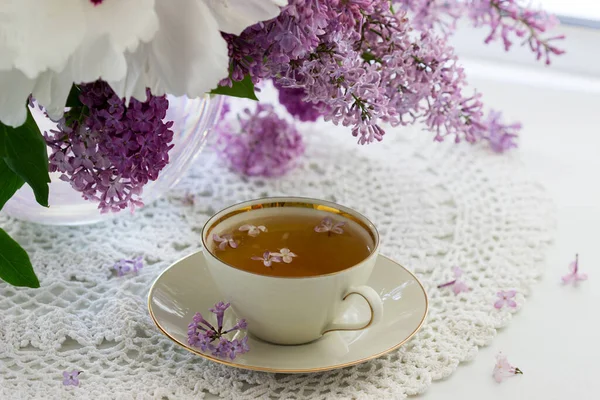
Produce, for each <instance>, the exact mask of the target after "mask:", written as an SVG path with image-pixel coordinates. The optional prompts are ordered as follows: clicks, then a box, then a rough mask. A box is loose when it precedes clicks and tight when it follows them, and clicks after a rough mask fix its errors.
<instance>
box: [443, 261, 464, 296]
mask: <svg viewBox="0 0 600 400" xmlns="http://www.w3.org/2000/svg"><path fill="white" fill-rule="evenodd" d="M452 273H453V274H454V279H453V280H451V281H448V282H446V283H442V284H439V285H438V286H437V288H438V289H441V288H445V287H452V291H453V292H454V294H455V295H458V294H459V293H462V292H469V291H470V290H471V288H470V287H469V286H468V285H467V284H466V283H465V282H464V281H462V280H460V279H459V278H460V277H462V275H463V271H462V269H460V267H454V268H452Z"/></svg>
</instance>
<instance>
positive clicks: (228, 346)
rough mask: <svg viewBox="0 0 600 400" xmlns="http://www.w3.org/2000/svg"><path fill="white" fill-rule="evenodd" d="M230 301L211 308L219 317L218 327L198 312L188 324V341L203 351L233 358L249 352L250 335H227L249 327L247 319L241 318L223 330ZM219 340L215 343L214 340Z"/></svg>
mask: <svg viewBox="0 0 600 400" xmlns="http://www.w3.org/2000/svg"><path fill="white" fill-rule="evenodd" d="M229 306H230V305H229V303H223V302H219V303H217V304H215V305H214V307H213V308H211V309H210V312H212V313H213V314H215V316H216V318H217V327H216V328H215V327H214V326H213V325H212V324H211V323H210V322H208V321H206V320H205V319H204V317H203V316H202V314H200V313H196V314H195V315H194V317H193V318H192V322H191V323H190V324H189V325H188V343H189V344H190V346H194V347H198V348H200V349H201V350H202V351H210V352H211V354H212V355H213V356H216V357H220V358H229V359H231V360H233V359H234V358H235V357H236V356H237V355H238V354H244V353H247V352H248V351H249V350H250V348H249V347H248V336H244V338H242V339H239V338H235V339H233V340H229V339H228V338H227V337H226V336H225V335H226V334H228V333H231V332H235V331H239V330H244V329H246V328H247V327H248V324H247V323H246V320H244V319H241V320H239V321H237V323H236V324H235V325H234V326H233V327H231V328H230V329H228V330H223V318H224V315H225V311H226V310H227V309H228V308H229ZM215 341H218V342H217V344H216V345H215V344H214V342H215Z"/></svg>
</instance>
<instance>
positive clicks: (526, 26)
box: [394, 0, 564, 64]
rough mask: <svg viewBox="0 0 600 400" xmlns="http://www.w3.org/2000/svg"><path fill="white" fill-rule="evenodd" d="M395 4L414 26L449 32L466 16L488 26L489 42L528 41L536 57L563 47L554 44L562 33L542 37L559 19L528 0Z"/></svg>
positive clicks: (434, 0)
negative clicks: (532, 6) (530, 6)
mask: <svg viewBox="0 0 600 400" xmlns="http://www.w3.org/2000/svg"><path fill="white" fill-rule="evenodd" d="M394 5H397V6H399V7H398V8H399V9H401V10H405V11H408V15H409V17H410V20H411V22H412V24H413V26H414V27H415V28H417V29H418V30H420V31H422V32H425V31H428V30H431V29H433V28H441V29H442V31H443V32H444V33H445V34H446V36H449V35H450V34H452V32H453V31H454V29H455V28H456V21H457V20H458V19H459V18H460V17H462V16H466V17H467V18H469V19H470V20H471V22H472V23H473V25H474V26H475V27H484V26H486V27H489V28H490V32H489V34H488V36H487V37H486V38H485V43H486V44H488V43H490V42H492V41H495V40H497V39H501V40H502V43H503V45H504V49H505V50H506V51H508V50H509V49H510V48H511V47H512V45H513V44H514V42H515V41H520V42H521V44H522V45H524V44H528V45H529V48H530V49H531V51H532V52H533V53H534V54H535V55H536V58H537V59H538V60H540V59H542V57H543V58H544V61H545V63H546V64H550V62H551V60H550V57H551V56H553V55H560V54H563V53H564V51H563V50H561V49H559V48H558V47H557V46H555V45H554V44H553V42H555V41H556V40H561V39H564V36H563V35H557V36H552V37H544V35H545V34H546V33H547V32H548V31H549V30H551V29H553V28H554V27H556V26H557V25H558V19H557V18H556V17H554V16H553V15H549V14H548V13H546V12H544V11H543V10H539V9H533V8H529V5H530V2H528V1H523V0H466V1H465V0H394Z"/></svg>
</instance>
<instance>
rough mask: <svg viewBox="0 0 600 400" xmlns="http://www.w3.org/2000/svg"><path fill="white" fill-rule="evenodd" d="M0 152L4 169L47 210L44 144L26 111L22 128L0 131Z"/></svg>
mask: <svg viewBox="0 0 600 400" xmlns="http://www.w3.org/2000/svg"><path fill="white" fill-rule="evenodd" d="M0 150H1V151H2V156H3V159H4V162H5V163H6V165H7V166H8V168H10V169H11V170H12V171H13V172H14V173H16V174H17V175H18V176H19V177H21V179H23V180H24V181H25V182H27V184H28V185H29V186H31V188H32V189H33V193H34V194H35V199H36V200H37V202H38V203H40V204H41V205H43V206H44V207H48V183H49V182H50V175H49V174H48V153H47V150H46V142H45V141H44V138H43V136H42V134H41V133H40V128H38V126H37V124H36V123H35V120H34V119H33V116H32V115H31V112H29V109H27V121H26V122H25V123H24V124H23V125H21V126H19V127H18V128H12V127H9V126H6V125H4V126H3V129H0Z"/></svg>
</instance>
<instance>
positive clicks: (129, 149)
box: [44, 81, 173, 212]
mask: <svg viewBox="0 0 600 400" xmlns="http://www.w3.org/2000/svg"><path fill="white" fill-rule="evenodd" d="M80 88H81V93H80V96H79V100H80V101H81V103H82V104H83V106H82V107H75V108H73V109H71V110H70V111H69V112H68V113H67V114H66V115H65V117H64V118H63V119H62V120H61V121H59V123H58V127H57V129H55V130H51V131H49V132H45V133H44V136H45V138H46V143H47V144H48V146H50V147H51V148H52V155H50V158H49V161H50V171H52V172H54V171H59V172H62V175H61V177H60V179H62V180H64V181H67V182H69V183H70V184H71V186H72V187H73V188H74V189H75V190H77V191H79V192H81V193H82V197H83V198H84V199H86V200H92V201H97V202H98V203H99V204H98V208H99V209H100V210H101V211H102V212H108V211H120V210H122V209H124V208H127V207H128V206H129V207H130V208H131V209H132V210H133V209H134V208H135V207H139V206H142V205H143V203H142V202H141V198H140V196H141V194H142V188H143V186H144V185H145V184H146V183H148V181H153V180H156V179H157V178H158V175H159V173H160V171H161V170H162V169H163V168H164V167H165V166H166V165H167V164H168V162H169V154H168V153H169V150H170V149H171V148H172V147H173V145H171V144H170V143H171V140H172V139H173V131H171V129H170V128H171V127H172V126H173V122H172V121H169V122H163V119H164V118H165V116H166V111H167V108H168V107H169V102H168V100H167V99H166V97H165V96H152V95H151V94H150V91H149V90H148V91H147V96H148V98H147V101H145V102H141V101H138V100H136V99H133V98H132V99H131V101H130V103H129V105H128V106H126V104H125V102H124V101H123V100H122V99H120V98H119V97H118V96H117V95H116V94H115V93H114V92H113V90H112V89H111V88H110V86H109V85H108V84H106V83H105V82H102V81H97V82H94V83H90V84H86V85H82V86H81V87H80Z"/></svg>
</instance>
